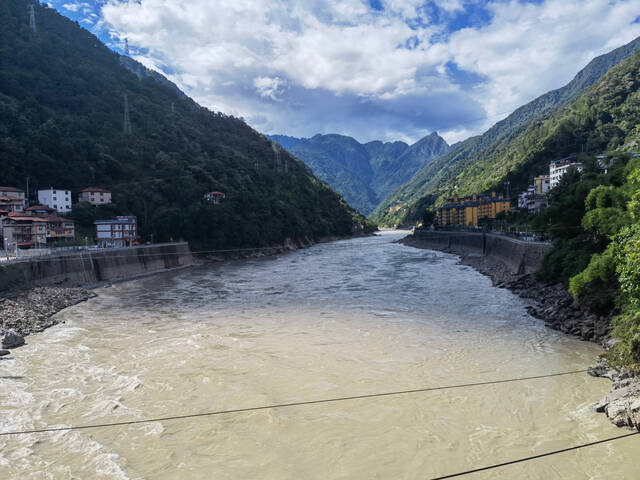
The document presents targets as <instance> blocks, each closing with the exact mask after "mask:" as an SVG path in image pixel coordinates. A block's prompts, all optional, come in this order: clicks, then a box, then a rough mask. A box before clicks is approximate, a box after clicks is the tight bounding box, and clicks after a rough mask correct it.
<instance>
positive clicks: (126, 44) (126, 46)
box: [124, 38, 129, 57]
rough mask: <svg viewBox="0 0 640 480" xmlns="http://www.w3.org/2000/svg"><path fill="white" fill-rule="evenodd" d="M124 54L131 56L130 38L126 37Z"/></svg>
mask: <svg viewBox="0 0 640 480" xmlns="http://www.w3.org/2000/svg"><path fill="white" fill-rule="evenodd" d="M124 54H125V55H126V56H127V57H128V56H129V39H128V38H125V39H124Z"/></svg>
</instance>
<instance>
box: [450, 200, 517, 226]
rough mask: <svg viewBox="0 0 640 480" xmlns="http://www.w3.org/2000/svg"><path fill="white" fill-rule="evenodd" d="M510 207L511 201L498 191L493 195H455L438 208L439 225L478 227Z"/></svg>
mask: <svg viewBox="0 0 640 480" xmlns="http://www.w3.org/2000/svg"><path fill="white" fill-rule="evenodd" d="M510 209H511V202H510V201H509V200H507V199H505V198H504V197H503V195H498V194H496V192H491V195H477V194H473V195H471V196H469V197H464V198H458V196H457V195H455V196H454V197H453V198H451V199H449V200H448V201H447V203H446V205H445V206H443V207H441V208H439V209H438V225H439V226H440V227H446V226H450V225H465V226H468V227H477V226H478V225H479V224H481V223H486V222H487V221H488V220H494V219H495V218H496V216H497V215H498V214H499V213H500V212H508V211H509V210H510Z"/></svg>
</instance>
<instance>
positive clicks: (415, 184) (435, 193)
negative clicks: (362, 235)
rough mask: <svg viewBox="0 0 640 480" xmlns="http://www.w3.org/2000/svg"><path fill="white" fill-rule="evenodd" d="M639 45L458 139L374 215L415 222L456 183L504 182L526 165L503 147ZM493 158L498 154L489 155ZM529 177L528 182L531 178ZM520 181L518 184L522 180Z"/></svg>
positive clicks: (466, 187) (473, 187)
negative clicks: (516, 168)
mask: <svg viewBox="0 0 640 480" xmlns="http://www.w3.org/2000/svg"><path fill="white" fill-rule="evenodd" d="M639 48H640V38H637V39H635V40H633V41H632V42H630V43H628V44H627V45H624V46H622V47H620V48H617V49H615V50H613V51H611V52H609V53H607V54H605V55H601V56H599V57H596V58H594V59H593V60H592V61H591V62H589V64H588V65H587V66H586V67H585V68H584V69H582V70H581V71H580V72H579V73H578V74H577V75H576V76H575V77H574V79H573V80H572V81H571V82H569V83H568V84H567V85H565V86H564V87H562V88H560V89H557V90H553V91H551V92H548V93H546V94H544V95H542V96H540V97H538V98H536V99H535V100H533V101H532V102H530V103H528V104H527V105H524V106H522V107H520V108H518V109H517V110H516V111H514V112H513V113H512V114H511V115H509V116H508V117H507V118H506V119H504V120H502V121H500V122H498V123H496V124H495V125H494V126H493V127H491V128H490V129H489V130H487V132H485V133H484V134H483V135H480V136H476V137H471V138H469V139H467V140H465V141H463V142H460V143H458V144H457V145H455V146H454V147H453V148H452V149H451V150H449V151H448V152H447V153H445V154H444V155H442V156H441V157H439V158H437V159H436V160H434V161H433V162H431V163H429V164H428V165H427V166H426V167H425V168H423V169H421V170H420V171H419V172H418V173H416V175H414V177H413V178H411V180H410V181H409V182H407V183H406V184H405V185H402V186H401V187H400V188H398V189H397V190H396V191H395V192H394V193H393V194H392V195H390V196H389V197H388V198H387V199H385V201H384V202H382V204H381V205H380V206H379V207H378V208H377V209H376V211H375V212H374V213H373V215H372V218H373V219H374V220H375V221H378V222H381V223H386V224H397V223H411V222H413V221H415V220H417V219H418V218H419V217H420V215H421V212H422V211H423V210H424V208H425V207H427V206H430V205H433V204H434V202H436V201H437V200H438V198H440V199H442V198H444V197H447V196H449V195H450V194H451V193H452V191H453V189H454V188H455V187H456V186H457V187H458V188H459V189H460V190H459V192H460V193H461V194H466V193H473V192H476V191H478V190H477V189H479V188H485V186H487V185H489V186H490V187H486V188H493V187H501V185H500V182H501V181H503V180H504V179H505V178H506V175H507V173H511V170H510V169H509V168H506V169H505V167H506V166H507V165H509V166H518V165H520V162H518V161H514V160H513V159H508V158H504V159H501V157H500V155H501V152H503V153H504V152H507V151H509V152H512V149H510V148H509V144H510V143H511V142H513V141H514V140H515V139H517V138H519V137H520V136H521V135H522V134H523V133H524V132H525V131H527V130H528V129H530V128H531V127H532V126H535V124H536V123H537V122H539V121H541V120H543V119H544V116H545V115H546V114H548V113H549V112H551V111H552V110H553V109H554V108H556V107H559V106H561V105H565V104H566V103H567V102H569V101H571V100H572V99H574V98H576V97H577V96H578V95H580V94H581V93H582V92H583V91H584V90H585V89H586V88H588V87H590V86H591V85H593V84H594V83H596V82H597V81H598V80H599V79H600V78H602V76H603V75H604V74H605V73H606V72H607V71H608V70H609V69H610V68H611V67H613V66H615V65H617V64H618V63H620V62H621V61H622V60H624V59H626V58H628V57H629V56H631V55H633V53H634V52H636V51H637V50H638V49H639ZM524 148H527V147H526V146H524ZM489 158H491V159H492V160H488V159H489ZM502 160H504V161H502ZM479 162H480V163H485V164H487V162H488V164H489V165H491V168H490V169H489V170H485V171H484V173H486V174H487V175H488V177H487V178H485V179H478V178H477V173H478V172H479V171H481V170H482V169H481V168H479V167H476V163H479ZM534 170H535V169H534ZM526 175H529V173H528V172H522V175H517V174H516V175H515V176H516V177H517V178H516V180H517V181H519V179H520V178H521V177H523V176H526ZM524 181H525V183H526V182H527V181H528V180H524ZM514 187H515V188H518V185H515V186H514ZM398 207H401V208H399V209H398Z"/></svg>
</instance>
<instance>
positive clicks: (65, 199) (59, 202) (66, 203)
mask: <svg viewBox="0 0 640 480" xmlns="http://www.w3.org/2000/svg"><path fill="white" fill-rule="evenodd" d="M38 201H39V202H40V204H41V205H46V206H47V207H49V208H53V209H54V210H56V211H57V212H58V213H69V212H70V211H71V191H69V190H60V189H57V188H53V187H49V189H48V190H38Z"/></svg>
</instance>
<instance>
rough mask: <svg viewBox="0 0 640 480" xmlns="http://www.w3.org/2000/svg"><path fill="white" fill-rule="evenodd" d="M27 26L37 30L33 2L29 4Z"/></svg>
mask: <svg viewBox="0 0 640 480" xmlns="http://www.w3.org/2000/svg"><path fill="white" fill-rule="evenodd" d="M29 28H30V29H31V30H33V31H34V32H37V31H38V29H37V28H36V11H35V9H34V7H33V4H31V5H29Z"/></svg>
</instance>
